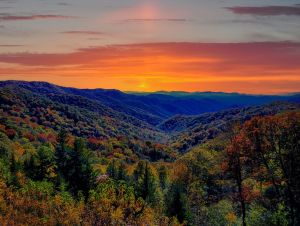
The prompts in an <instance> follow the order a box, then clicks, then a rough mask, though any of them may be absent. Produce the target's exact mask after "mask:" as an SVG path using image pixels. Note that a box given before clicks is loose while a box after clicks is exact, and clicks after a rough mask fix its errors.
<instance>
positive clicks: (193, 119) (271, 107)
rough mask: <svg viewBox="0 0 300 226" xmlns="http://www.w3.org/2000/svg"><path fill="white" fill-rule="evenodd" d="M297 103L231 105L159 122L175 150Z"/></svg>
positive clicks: (182, 149)
mask: <svg viewBox="0 0 300 226" xmlns="http://www.w3.org/2000/svg"><path fill="white" fill-rule="evenodd" d="M299 109H300V104H297V103H291V102H274V103H272V104H268V105H260V106H251V107H245V108H233V109H227V110H222V111H219V112H212V113H204V114H201V115H197V116H180V115H179V116H174V117H172V118H170V119H168V120H166V121H164V122H163V123H161V124H160V125H159V129H160V130H162V131H164V132H166V133H167V134H170V136H171V139H170V143H171V145H172V146H173V147H174V148H175V150H178V151H179V152H186V151H187V150H189V149H190V148H192V147H194V146H196V145H198V144H202V143H204V142H206V141H208V140H210V139H213V138H215V137H217V136H218V135H219V134H220V133H222V132H226V131H227V130H229V129H230V126H231V125H232V124H234V123H243V122H245V121H247V120H250V119H251V118H253V117H255V116H266V115H275V114H278V113H281V112H285V111H294V110H299Z"/></svg>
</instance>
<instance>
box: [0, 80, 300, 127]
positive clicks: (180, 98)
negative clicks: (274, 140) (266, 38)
mask: <svg viewBox="0 0 300 226" xmlns="http://www.w3.org/2000/svg"><path fill="white" fill-rule="evenodd" d="M0 87H2V88H4V87H11V88H14V89H18V88H20V89H23V90H27V91H30V92H32V93H34V94H37V95H40V94H42V95H43V96H47V97H48V98H52V99H53V98H57V97H58V96H61V95H64V96H66V95H68V96H69V97H70V96H73V97H74V96H80V97H81V98H86V99H89V100H92V101H93V102H97V106H98V105H101V108H102V109H103V108H104V107H108V108H110V109H111V110H114V111H115V112H118V113H121V114H123V115H124V114H126V115H129V116H132V117H134V118H136V119H138V120H141V121H144V122H146V123H148V124H150V125H152V126H156V125H158V124H160V123H161V122H162V121H164V120H166V119H168V118H170V117H172V116H174V115H178V114H179V115H198V114H201V113H205V112H216V111H220V110H224V109H229V108H233V107H246V106H253V105H261V104H267V103H271V102H273V101H278V100H281V101H290V100H291V101H296V102H300V94H295V95H290V96H288V95H287V96H268V95H245V94H238V93H220V92H216V93H214V92H203V93H200V92H196V93H186V92H156V93H124V92H121V91H118V90H105V89H75V88H66V87H61V86H56V85H53V84H49V83H45V82H23V81H3V82H0ZM105 111H106V110H105Z"/></svg>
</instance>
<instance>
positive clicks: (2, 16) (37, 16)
mask: <svg viewBox="0 0 300 226" xmlns="http://www.w3.org/2000/svg"><path fill="white" fill-rule="evenodd" d="M71 18H77V17H74V16H65V15H51V14H35V15H11V14H0V21H16V20H41V19H71Z"/></svg>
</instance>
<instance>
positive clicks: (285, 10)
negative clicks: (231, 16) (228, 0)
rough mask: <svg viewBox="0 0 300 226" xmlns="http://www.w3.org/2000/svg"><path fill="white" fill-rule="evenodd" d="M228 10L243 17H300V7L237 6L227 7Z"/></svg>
mask: <svg viewBox="0 0 300 226" xmlns="http://www.w3.org/2000/svg"><path fill="white" fill-rule="evenodd" d="M226 9H228V10H230V11H232V12H233V13H235V14H242V15H244V14H245V15H247V14H248V15H257V16H278V15H286V16H300V6H299V5H294V6H257V7H246V6H235V7H227V8H226Z"/></svg>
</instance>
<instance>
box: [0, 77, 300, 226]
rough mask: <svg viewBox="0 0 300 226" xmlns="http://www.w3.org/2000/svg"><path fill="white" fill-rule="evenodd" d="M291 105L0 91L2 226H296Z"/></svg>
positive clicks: (299, 183)
mask: <svg viewBox="0 0 300 226" xmlns="http://www.w3.org/2000/svg"><path fill="white" fill-rule="evenodd" d="M273 101H278V102H273ZM297 102H298V103H299V97H298V96H297V95H295V96H287V97H285V96H283V97H278V98H276V97H275V96H270V97H264V96H246V95H245V96H243V95H239V94H228V95H226V94H221V93H218V94H213V93H211V94H208V93H205V94H202V95H201V94H200V93H197V94H195V95H194V96H191V95H188V94H182V93H175V94H165V93H157V94H149V95H148V94H147V95H146V94H125V93H121V92H119V91H105V90H76V89H72V88H63V87H58V86H54V85H51V84H47V83H25V82H11V81H10V82H1V83H0V225H4V226H6V225H7V226H11V225H30V226H31V225H161V226H165V225H170V226H171V225H172V226H175V225H204V226H206V225H207V226H226V225H230V226H235V225H236V226H238V225H242V226H251V225H253V226H254V225H255V226H260V225H261V226H264V225H271V226H272V225H274V226H281V225H282V226H285V225H286V226H290V225H291V226H296V225H299V224H300V217H299V216H300V106H299V104H297ZM179 103H180V104H181V105H180V106H179V107H178V105H179ZM219 103H222V104H221V105H220V104H219ZM176 106H177V107H176ZM193 106H197V107H193ZM201 106H203V107H202V108H201ZM205 106H206V107H207V108H206V109H205ZM217 106H219V107H217ZM220 106H222V107H220Z"/></svg>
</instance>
